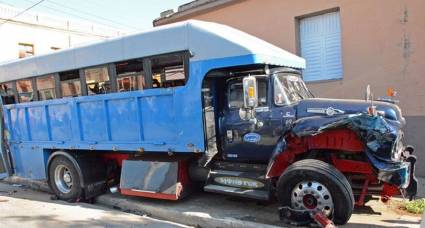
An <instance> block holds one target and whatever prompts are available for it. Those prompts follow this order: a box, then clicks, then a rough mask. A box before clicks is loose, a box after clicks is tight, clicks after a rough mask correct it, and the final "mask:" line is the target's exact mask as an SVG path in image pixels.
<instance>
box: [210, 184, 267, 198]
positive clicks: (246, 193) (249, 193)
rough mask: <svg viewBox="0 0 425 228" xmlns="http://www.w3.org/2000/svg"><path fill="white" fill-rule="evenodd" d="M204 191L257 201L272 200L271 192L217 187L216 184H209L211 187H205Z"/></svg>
mask: <svg viewBox="0 0 425 228" xmlns="http://www.w3.org/2000/svg"><path fill="white" fill-rule="evenodd" d="M204 191H206V192H214V193H221V194H225V195H232V196H240V197H246V198H251V199H257V200H269V199H270V196H269V195H270V194H269V191H265V190H254V189H243V188H236V187H230V186H223V185H216V184H209V185H206V186H204Z"/></svg>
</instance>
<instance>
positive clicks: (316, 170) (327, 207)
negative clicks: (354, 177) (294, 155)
mask: <svg viewBox="0 0 425 228" xmlns="http://www.w3.org/2000/svg"><path fill="white" fill-rule="evenodd" d="M277 196H278V200H279V204H280V206H288V207H290V208H293V209H297V210H303V211H309V212H313V213H314V212H317V211H321V212H323V213H324V214H325V215H326V216H328V217H329V218H331V219H332V220H333V221H334V223H335V224H338V225H343V224H346V223H347V221H348V220H349V219H350V217H351V214H352V212H353V208H354V197H353V192H352V189H351V186H350V184H349V183H348V181H347V179H346V178H345V176H344V175H343V174H342V173H341V172H339V171H338V170H337V169H336V168H335V167H333V166H332V165H330V164H328V163H325V162H323V161H320V160H314V159H305V160H301V161H298V162H295V163H294V164H292V165H291V166H289V167H288V168H287V169H286V170H285V172H284V173H283V174H282V175H281V176H280V178H279V180H278V183H277Z"/></svg>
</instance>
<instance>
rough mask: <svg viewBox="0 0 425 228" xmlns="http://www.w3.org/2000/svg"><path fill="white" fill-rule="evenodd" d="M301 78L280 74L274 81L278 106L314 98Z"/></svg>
mask: <svg viewBox="0 0 425 228" xmlns="http://www.w3.org/2000/svg"><path fill="white" fill-rule="evenodd" d="M312 97H313V94H312V93H311V92H310V91H309V90H308V89H307V86H306V85H305V83H304V81H303V80H302V79H301V78H300V76H298V75H296V74H293V73H278V74H276V75H275V79H274V102H275V104H276V105H288V104H292V103H294V102H297V101H299V100H301V99H306V98H312Z"/></svg>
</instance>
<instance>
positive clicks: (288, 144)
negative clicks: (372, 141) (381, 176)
mask: <svg viewBox="0 0 425 228" xmlns="http://www.w3.org/2000/svg"><path fill="white" fill-rule="evenodd" d="M312 149H330V150H343V151H347V152H349V153H360V152H362V151H364V149H365V148H364V145H363V143H362V141H361V140H360V139H359V138H358V136H357V134H356V133H355V132H353V131H352V130H350V129H330V130H327V131H324V132H322V133H320V134H317V135H310V136H305V137H298V136H296V135H294V134H292V133H291V134H288V135H286V136H284V137H282V138H281V139H280V140H279V142H278V144H277V145H276V147H275V149H274V152H273V155H272V157H271V158H270V161H269V164H268V167H267V173H266V178H273V177H279V176H280V175H281V174H282V173H283V172H284V171H285V169H286V167H288V166H289V165H290V164H292V163H293V162H295V161H296V160H295V159H296V155H299V154H302V153H305V152H307V151H309V150H312Z"/></svg>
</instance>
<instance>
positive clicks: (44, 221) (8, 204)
mask: <svg viewBox="0 0 425 228" xmlns="http://www.w3.org/2000/svg"><path fill="white" fill-rule="evenodd" d="M50 197H51V195H50V194H48V193H45V192H40V191H34V190H31V189H28V188H27V187H18V186H13V185H9V184H5V183H0V208H1V209H0V211H1V213H0V227H7V228H14V227H16V228H22V227H43V228H50V227H51V228H56V227H99V228H100V227H145V228H188V226H186V225H182V224H177V223H173V222H168V221H164V220H158V219H153V218H150V217H148V216H139V215H134V214H130V213H124V212H121V211H116V210H112V209H110V208H107V207H104V206H99V205H93V204H87V203H66V202H63V201H52V200H51V199H50Z"/></svg>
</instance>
